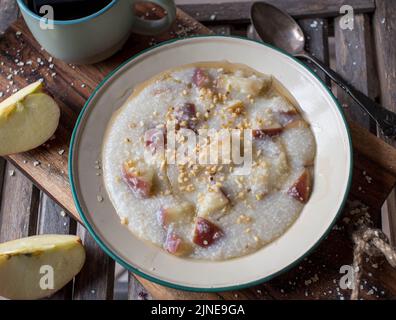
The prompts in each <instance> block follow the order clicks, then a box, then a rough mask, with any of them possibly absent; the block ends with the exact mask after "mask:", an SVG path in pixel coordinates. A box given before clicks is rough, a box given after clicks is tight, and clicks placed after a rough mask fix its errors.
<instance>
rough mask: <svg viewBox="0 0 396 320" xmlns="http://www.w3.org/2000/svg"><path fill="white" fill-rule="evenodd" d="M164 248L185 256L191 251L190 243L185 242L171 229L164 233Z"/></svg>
mask: <svg viewBox="0 0 396 320" xmlns="http://www.w3.org/2000/svg"><path fill="white" fill-rule="evenodd" d="M164 249H165V250H166V251H167V252H169V253H170V254H173V255H175V256H186V255H188V254H189V253H191V251H192V247H191V245H189V244H188V243H187V242H185V241H184V240H183V239H182V238H181V237H179V236H178V235H177V234H176V233H175V232H174V231H173V230H171V229H170V230H169V231H168V233H167V235H166V239H165V243H164Z"/></svg>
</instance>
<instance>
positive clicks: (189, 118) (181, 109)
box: [174, 103, 198, 130]
mask: <svg viewBox="0 0 396 320" xmlns="http://www.w3.org/2000/svg"><path fill="white" fill-rule="evenodd" d="M174 117H175V119H176V121H177V127H178V128H187V129H191V130H196V128H197V123H198V120H197V118H196V107H195V104H193V103H185V104H183V105H181V106H177V107H176V108H175V111H174Z"/></svg>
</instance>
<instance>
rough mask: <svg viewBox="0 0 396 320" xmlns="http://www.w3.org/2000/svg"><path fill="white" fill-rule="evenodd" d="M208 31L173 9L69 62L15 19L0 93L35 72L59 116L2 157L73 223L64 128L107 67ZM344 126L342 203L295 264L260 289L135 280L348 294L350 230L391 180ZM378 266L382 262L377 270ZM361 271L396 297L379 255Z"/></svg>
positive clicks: (382, 150)
mask: <svg viewBox="0 0 396 320" xmlns="http://www.w3.org/2000/svg"><path fill="white" fill-rule="evenodd" d="M147 8H148V10H147ZM149 9H150V7H147V6H144V7H141V10H142V11H145V12H149V13H150V14H152V11H151V10H149ZM209 33H210V31H209V30H208V29H207V28H205V27H204V26H202V25H201V24H199V23H198V22H196V21H195V20H193V19H192V18H191V17H189V16H188V15H186V14H185V13H183V12H182V11H180V10H178V13H177V21H176V23H175V24H174V26H173V27H172V29H171V30H170V31H169V32H167V33H165V34H163V35H161V36H159V37H155V38H152V37H143V36H137V35H132V36H131V39H130V41H128V43H127V45H126V46H125V48H124V49H123V50H122V51H121V52H119V53H118V54H116V55H115V56H113V57H112V58H111V59H109V60H107V61H105V62H103V63H99V64H96V65H89V66H87V65H84V66H74V65H70V64H67V63H64V62H62V61H58V60H56V59H52V58H51V57H50V56H49V55H48V54H47V53H46V52H45V51H44V50H43V49H42V48H40V45H39V44H38V43H37V42H36V41H35V40H34V38H33V37H32V35H31V33H30V32H29V31H28V29H27V27H26V25H25V23H24V22H23V20H22V19H19V20H17V22H16V23H14V24H13V25H12V26H11V27H10V28H9V29H8V30H7V32H6V33H5V34H4V36H3V37H2V38H1V39H0V59H1V60H0V92H3V94H4V97H6V96H8V95H11V94H12V92H13V91H14V90H16V89H19V88H22V87H24V86H26V85H27V84H29V83H32V82H34V81H36V80H38V79H41V78H42V79H44V82H45V86H46V90H47V91H48V92H49V93H50V94H51V95H52V96H53V97H54V98H55V99H56V101H57V102H58V103H59V105H60V107H61V110H62V116H61V121H60V125H59V128H58V130H57V132H56V135H55V137H54V138H53V139H52V140H50V141H48V142H47V143H46V144H44V145H43V146H42V147H40V148H37V149H36V150H33V151H31V152H28V153H24V154H18V155H12V156H9V157H8V160H10V161H11V162H13V163H14V164H15V165H16V166H17V167H18V168H19V169H20V170H21V171H22V172H23V173H25V174H26V175H27V176H29V177H30V178H31V179H32V180H33V181H34V182H35V183H36V184H37V186H38V187H40V188H41V189H42V190H43V191H45V192H46V193H47V194H48V195H49V196H51V197H52V198H53V199H54V200H55V201H56V202H57V203H59V205H60V206H62V207H63V208H64V209H65V210H66V211H67V212H68V213H69V214H71V215H72V216H73V217H75V218H76V219H77V220H79V221H80V218H79V216H78V213H77V211H76V209H75V206H74V203H73V200H72V196H71V191H70V185H69V179H68V173H67V157H68V151H69V142H70V137H71V133H72V130H73V127H74V124H75V121H76V119H77V116H78V114H79V112H80V110H81V109H82V107H83V105H84V103H85V101H86V100H87V99H88V97H89V96H90V94H91V93H92V92H93V90H94V88H95V87H96V86H97V85H98V84H99V82H100V81H101V80H102V79H103V78H104V77H105V76H106V75H107V74H108V73H109V72H110V71H111V70H113V69H114V68H115V67H117V66H118V65H119V64H121V63H122V62H124V61H125V60H127V59H128V58H130V57H131V56H132V55H134V54H136V53H138V52H139V51H141V50H142V49H145V48H147V47H150V46H152V45H153V44H156V43H159V42H161V41H164V40H168V39H171V38H175V37H185V36H189V35H194V34H209ZM350 126H351V132H352V137H353V146H354V159H355V163H354V176H353V185H352V190H351V194H350V197H349V202H348V204H347V207H346V209H345V210H344V214H343V216H342V217H341V218H340V220H339V222H338V223H337V226H336V227H335V228H334V230H333V231H332V232H331V233H330V234H329V236H328V237H327V239H326V240H324V241H323V242H322V243H321V244H320V246H319V247H318V248H317V249H316V250H315V251H314V253H312V254H311V255H310V256H309V258H307V259H306V260H305V261H304V262H303V263H301V264H300V265H299V266H298V267H295V268H293V269H291V270H290V271H289V272H287V273H285V274H283V275H281V276H279V277H277V278H276V279H274V280H272V281H270V282H268V283H267V284H266V285H265V287H263V286H259V287H256V288H251V289H246V290H242V291H239V292H228V293H221V295H217V294H195V293H187V292H182V291H178V290H174V289H168V288H165V287H162V286H159V285H156V284H153V283H151V282H149V281H147V280H144V279H140V280H141V282H142V283H143V285H144V286H145V287H146V288H147V289H148V290H149V291H150V293H152V295H153V296H154V297H156V298H178V299H188V298H198V299H199V298H206V299H219V298H220V297H221V298H226V299H236V298H249V299H252V298H261V297H265V298H301V297H304V296H306V297H309V298H337V297H338V298H340V297H343V296H348V295H349V291H344V290H342V289H340V288H338V280H339V278H340V276H341V275H340V273H339V270H340V267H341V266H342V265H345V264H350V263H351V261H352V242H351V238H350V236H351V232H352V230H354V229H355V228H356V227H358V226H359V223H360V219H363V220H365V219H366V220H367V219H369V220H370V221H371V223H372V224H373V225H376V226H379V225H380V224H379V223H380V208H381V206H382V204H383V202H384V201H385V199H386V197H387V196H388V194H389V192H390V191H391V190H392V188H393V186H394V185H395V183H396V151H395V149H393V148H392V147H391V146H389V145H387V144H386V143H384V142H383V141H381V140H379V139H378V138H376V137H375V136H374V135H372V134H370V133H369V132H367V131H365V130H364V129H362V128H360V127H359V126H357V125H355V124H354V123H350ZM377 264H378V265H377ZM378 268H382V272H379V271H378ZM367 270H372V273H373V274H374V271H376V272H375V276H373V275H372V276H370V274H371V273H370V271H368V272H366V274H365V276H366V277H370V281H369V283H370V285H371V286H374V287H375V288H376V290H375V295H372V296H378V297H392V296H396V286H395V283H396V281H395V279H396V273H395V272H394V271H393V270H391V269H389V267H388V266H387V264H386V263H385V264H383V260H381V259H380V260H379V261H376V262H371V261H370V262H369V263H367ZM373 270H374V271H373ZM377 271H378V272H377ZM302 279H303V280H304V281H301V280H302ZM363 283H364V282H363ZM367 291H369V290H367ZM368 298H370V296H368Z"/></svg>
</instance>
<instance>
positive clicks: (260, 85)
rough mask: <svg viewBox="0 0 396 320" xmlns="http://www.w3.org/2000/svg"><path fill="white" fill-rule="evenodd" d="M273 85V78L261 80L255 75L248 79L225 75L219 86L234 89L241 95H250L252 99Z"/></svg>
mask: <svg viewBox="0 0 396 320" xmlns="http://www.w3.org/2000/svg"><path fill="white" fill-rule="evenodd" d="M270 84H271V78H270V77H268V78H259V77H257V76H255V75H253V76H251V77H249V78H246V77H240V76H237V75H224V76H222V77H221V78H220V79H219V86H220V87H222V88H225V89H226V90H227V91H228V88H232V89H233V90H236V91H238V92H240V93H244V94H246V95H249V96H250V97H251V98H254V97H255V96H257V95H258V94H259V93H260V91H261V90H263V89H265V88H268V87H269V85H270Z"/></svg>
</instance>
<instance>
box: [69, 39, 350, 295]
mask: <svg viewBox="0 0 396 320" xmlns="http://www.w3.org/2000/svg"><path fill="white" fill-rule="evenodd" d="M194 38H232V39H239V40H245V41H250V42H255V43H258V44H260V45H263V46H266V47H269V48H271V49H274V50H276V51H278V52H280V53H282V54H284V55H286V56H288V57H289V58H291V59H293V60H294V61H295V62H297V63H298V64H300V65H301V66H303V67H304V68H305V69H306V70H308V71H309V72H310V73H311V74H312V75H313V76H314V77H315V78H316V79H317V80H319V82H320V83H321V84H322V86H323V87H324V88H325V89H326V91H327V93H328V94H329V95H330V97H331V98H332V99H333V101H334V103H335V104H336V106H337V108H338V111H339V112H340V115H341V118H342V120H343V122H344V125H345V128H346V132H347V136H348V141H349V154H350V162H349V175H348V182H347V187H346V190H345V194H344V198H343V199H342V202H341V205H340V207H339V209H338V211H337V214H336V215H335V217H334V219H333V221H332V222H331V223H330V225H329V227H328V228H327V230H326V231H325V232H324V233H323V235H322V236H321V237H320V238H319V239H318V240H317V241H316V243H315V244H314V245H313V246H312V247H311V248H309V249H308V250H307V251H306V252H305V253H304V254H303V255H301V257H299V258H297V259H296V260H295V261H293V262H292V263H290V264H289V265H287V266H286V267H284V268H283V269H281V270H279V271H277V272H274V273H272V274H270V275H268V276H266V277H263V278H261V279H258V280H254V281H251V282H247V283H242V284H238V285H232V286H227V287H216V288H211V287H209V288H198V287H188V286H184V285H180V284H175V283H172V282H168V281H165V280H161V279H159V278H155V277H153V276H150V275H148V274H146V273H144V272H143V271H140V270H138V269H136V268H135V267H133V266H131V265H130V264H129V263H128V262H126V261H124V260H123V259H121V258H120V257H118V256H117V255H116V254H115V253H113V252H112V251H111V250H110V249H109V248H108V247H107V246H106V244H105V243H104V242H103V241H102V239H101V238H100V237H99V236H98V234H97V233H96V232H95V230H94V229H93V228H92V226H91V225H90V224H89V221H88V219H87V217H86V216H85V214H84V212H83V210H82V208H81V206H80V202H79V200H78V197H77V192H76V189H75V186H74V178H73V169H72V168H73V148H74V144H75V141H76V135H77V131H78V129H79V125H80V122H81V120H82V118H83V116H84V114H85V112H86V110H87V108H88V107H89V104H90V102H91V100H92V99H93V98H94V96H95V95H96V93H97V92H98V91H99V89H100V88H101V87H102V86H103V85H104V84H105V83H106V82H107V81H108V80H110V79H111V78H112V77H113V75H115V74H116V73H117V71H119V70H120V69H121V68H122V67H124V66H125V65H126V64H128V63H129V62H131V61H132V60H134V59H136V58H138V57H139V56H141V55H142V54H144V53H146V52H149V51H151V50H154V49H156V48H158V47H162V46H164V45H168V44H172V43H174V42H178V41H183V40H188V39H194ZM68 166H69V168H68V169H69V179H70V185H71V190H72V195H73V200H74V203H75V205H76V208H77V211H78V213H79V214H80V217H81V219H82V220H83V222H84V223H85V226H86V228H87V229H88V231H89V233H90V234H91V235H92V237H93V238H94V239H95V241H96V242H97V243H98V244H99V246H100V247H101V248H102V249H103V251H105V252H106V253H107V254H108V255H109V256H110V257H111V258H112V259H114V260H115V261H116V262H118V263H119V264H120V265H122V266H123V267H124V268H126V269H128V270H129V271H131V272H132V273H135V274H137V275H138V276H140V277H142V278H145V279H147V280H149V281H152V282H154V283H157V284H159V285H163V286H166V287H169V288H173V289H177V290H185V291H190V292H222V291H223V292H224V291H233V290H241V289H245V288H250V287H253V286H256V285H259V284H261V283H264V282H267V281H269V280H271V279H273V278H275V277H277V276H278V275H280V274H282V273H284V272H286V271H288V270H290V269H291V268H293V267H295V266H296V265H297V264H298V263H300V262H301V261H302V260H303V259H304V258H305V257H307V256H308V255H310V254H311V253H312V251H313V250H314V249H315V248H316V247H317V246H318V245H319V244H320V243H321V242H322V240H323V239H324V238H325V237H326V236H327V235H328V234H329V232H330V231H331V229H332V227H333V225H334V224H335V222H336V220H337V219H338V217H339V216H340V214H341V212H342V210H343V208H344V206H345V203H346V201H347V198H348V194H349V191H350V188H351V184H352V172H353V148H352V139H351V134H350V130H349V126H348V123H347V121H346V118H345V115H344V113H343V110H342V107H341V105H340V103H339V102H338V100H337V99H336V97H335V96H334V95H333V93H332V92H331V91H330V90H329V88H328V87H327V86H326V84H325V83H324V82H323V81H322V79H320V78H319V76H318V75H317V74H316V73H315V72H313V71H312V70H311V69H310V68H308V67H307V66H306V65H304V64H303V63H302V62H301V61H299V60H297V59H296V58H294V57H293V56H291V55H289V54H288V53H286V52H285V51H283V50H281V49H279V48H276V47H273V46H271V45H269V44H267V43H264V42H260V41H256V40H252V39H248V38H245V37H238V36H222V35H196V36H190V37H185V38H178V39H170V40H167V41H164V42H162V43H160V44H157V45H155V46H153V47H150V48H147V49H144V50H142V51H141V52H139V53H137V54H135V55H133V56H132V57H131V58H129V59H128V60H126V61H125V62H123V63H122V64H120V65H119V66H118V67H117V68H115V69H114V70H113V71H111V72H110V73H109V74H108V75H107V76H106V77H105V78H104V79H103V80H102V81H101V82H100V84H99V85H98V86H97V87H96V88H95V90H94V91H93V93H92V94H91V96H90V97H89V98H88V100H87V102H86V103H85V105H84V108H83V109H82V111H81V112H80V115H79V116H78V119H77V122H76V125H75V127H74V130H73V134H72V137H71V141H70V149H69V159H68Z"/></svg>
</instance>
